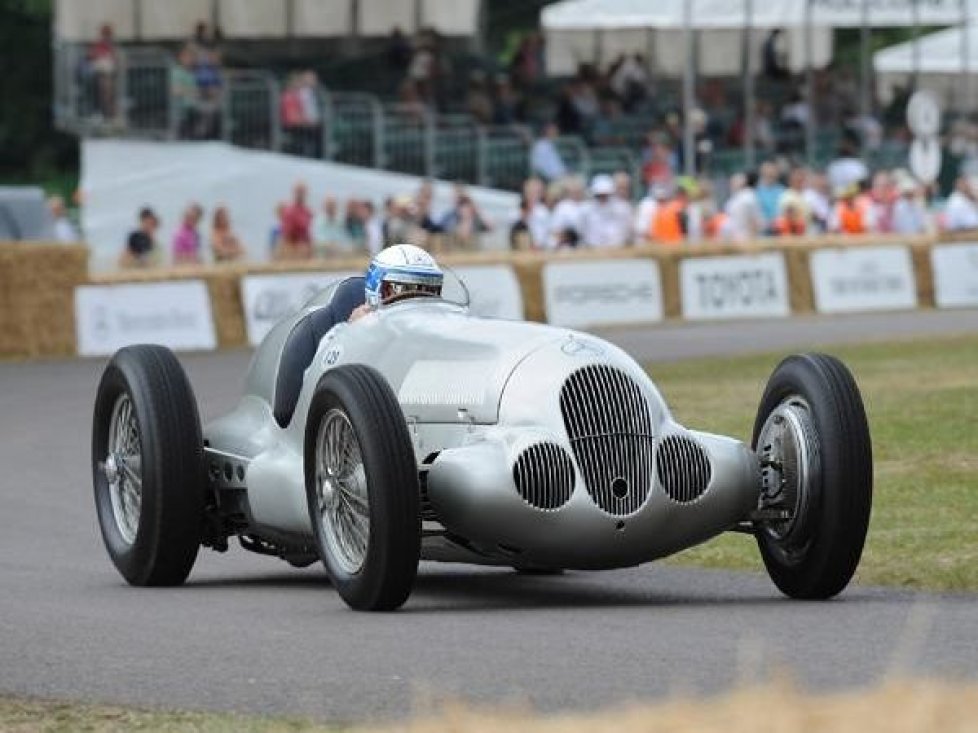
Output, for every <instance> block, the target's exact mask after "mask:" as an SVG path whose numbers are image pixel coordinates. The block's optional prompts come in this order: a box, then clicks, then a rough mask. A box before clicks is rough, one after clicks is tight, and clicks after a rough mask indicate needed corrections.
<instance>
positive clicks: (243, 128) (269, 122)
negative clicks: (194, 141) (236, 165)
mask: <svg viewBox="0 0 978 733" xmlns="http://www.w3.org/2000/svg"><path fill="white" fill-rule="evenodd" d="M279 98H280V94H279V85H278V82H277V81H276V79H275V77H274V76H273V75H272V74H270V73H268V72H265V71H230V72H227V73H226V74H225V76H224V84H223V94H222V101H221V111H222V117H221V134H222V137H223V139H224V140H225V141H227V142H229V143H233V144H234V145H240V146H242V147H246V148H261V149H264V150H282V125H281V116H280V114H279Z"/></svg>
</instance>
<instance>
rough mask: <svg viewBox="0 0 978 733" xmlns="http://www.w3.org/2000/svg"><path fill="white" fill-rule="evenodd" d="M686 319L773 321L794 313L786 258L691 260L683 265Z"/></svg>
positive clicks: (778, 255)
mask: <svg viewBox="0 0 978 733" xmlns="http://www.w3.org/2000/svg"><path fill="white" fill-rule="evenodd" d="M679 287H680V293H681V296H682V305H683V318H687V319H690V320H703V319H724V318H772V317H784V316H787V315H788V314H789V313H790V310H791V306H790V304H789V302H788V274H787V268H786V267H785V263H784V255H783V254H781V253H780V252H768V253H765V254H758V255H735V256H730V257H691V258H688V259H685V260H683V261H682V262H680V263H679Z"/></svg>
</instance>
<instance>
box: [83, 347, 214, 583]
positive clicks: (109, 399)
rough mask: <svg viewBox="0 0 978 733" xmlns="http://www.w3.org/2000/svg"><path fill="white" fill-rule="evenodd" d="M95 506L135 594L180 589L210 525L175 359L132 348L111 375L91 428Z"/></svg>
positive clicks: (191, 417) (195, 424)
mask: <svg viewBox="0 0 978 733" xmlns="http://www.w3.org/2000/svg"><path fill="white" fill-rule="evenodd" d="M92 474H93V482H94V487H95V506H96V510H97V512H98V519H99V526H100V528H101V531H102V539H103V540H104V542H105V547H106V549H107V550H108V553H109V557H111V558H112V562H113V563H114V564H115V566H116V568H118V570H119V572H120V573H121V574H122V576H123V577H124V578H125V579H126V580H127V581H128V582H129V583H131V584H133V585H177V584H179V583H182V582H183V581H184V580H185V579H186V578H187V575H188V574H189V573H190V570H191V568H192V567H193V564H194V561H195V559H196V557H197V551H198V549H199V547H200V540H201V533H202V529H203V520H204V491H205V481H206V479H205V475H204V460H203V441H202V439H201V431H200V418H199V417H198V414H197V401H196V399H195V398H194V393H193V389H192V388H191V386H190V381H189V380H188V379H187V375H186V374H185V373H184V371H183V368H182V367H181V366H180V363H179V362H178V361H177V359H176V357H175V356H174V355H173V353H172V352H171V351H170V350H169V349H166V348H164V347H162V346H148V345H143V346H129V347H126V348H124V349H121V350H119V351H118V352H117V353H116V354H115V356H113V357H112V360H111V361H110V362H109V364H108V366H106V368H105V371H104V372H103V374H102V379H101V381H100V382H99V386H98V392H97V394H96V397H95V410H94V417H93V421H92Z"/></svg>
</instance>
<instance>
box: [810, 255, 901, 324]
mask: <svg viewBox="0 0 978 733" xmlns="http://www.w3.org/2000/svg"><path fill="white" fill-rule="evenodd" d="M809 270H810V272H811V275H812V289H813V291H814V295H815V309H816V310H817V311H818V312H819V313H856V312H860V311H883V310H910V309H913V308H916V307H917V281H916V280H915V278H914V269H913V261H912V259H911V257H910V249H909V248H908V247H905V246H903V245H887V246H879V247H850V248H845V247H843V248H833V249H820V250H816V251H814V252H812V253H811V254H810V255H809Z"/></svg>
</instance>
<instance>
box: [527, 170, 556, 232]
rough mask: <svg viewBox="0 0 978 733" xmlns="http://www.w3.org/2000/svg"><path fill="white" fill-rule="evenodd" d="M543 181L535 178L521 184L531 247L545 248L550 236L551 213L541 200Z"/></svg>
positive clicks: (542, 199)
mask: <svg viewBox="0 0 978 733" xmlns="http://www.w3.org/2000/svg"><path fill="white" fill-rule="evenodd" d="M543 194H544V186H543V181H541V180H540V179H539V178H537V177H535V176H534V177H531V178H528V179H526V181H525V182H524V183H523V199H524V201H525V202H526V207H527V210H526V226H527V232H528V233H529V235H530V239H531V240H532V242H533V246H534V247H537V248H545V247H547V245H548V241H547V239H548V237H549V235H550V219H551V218H552V213H551V211H550V208H549V207H548V206H547V204H546V202H545V201H544V198H543Z"/></svg>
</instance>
